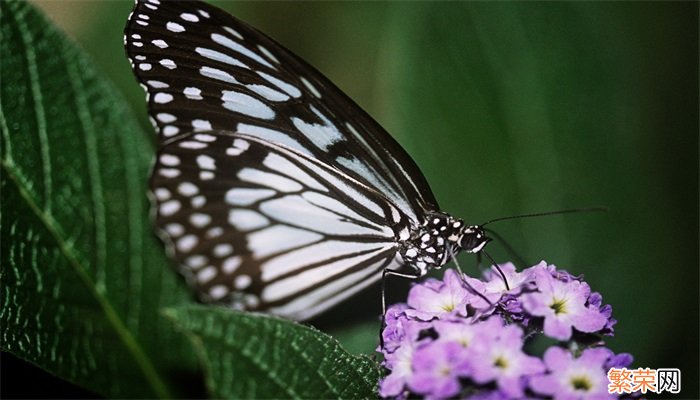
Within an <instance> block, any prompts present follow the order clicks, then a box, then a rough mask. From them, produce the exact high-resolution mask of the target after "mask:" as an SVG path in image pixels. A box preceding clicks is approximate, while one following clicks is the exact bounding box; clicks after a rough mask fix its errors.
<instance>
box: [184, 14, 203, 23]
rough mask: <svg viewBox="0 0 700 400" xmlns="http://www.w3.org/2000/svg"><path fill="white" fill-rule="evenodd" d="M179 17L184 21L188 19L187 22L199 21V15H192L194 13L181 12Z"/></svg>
mask: <svg viewBox="0 0 700 400" xmlns="http://www.w3.org/2000/svg"><path fill="white" fill-rule="evenodd" d="M180 18H182V19H184V20H185V21H189V22H199V17H198V16H196V15H194V14H190V13H182V14H180Z"/></svg>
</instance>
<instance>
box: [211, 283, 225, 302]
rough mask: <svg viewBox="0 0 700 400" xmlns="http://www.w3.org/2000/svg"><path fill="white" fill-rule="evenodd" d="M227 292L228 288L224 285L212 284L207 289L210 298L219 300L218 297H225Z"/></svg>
mask: <svg viewBox="0 0 700 400" xmlns="http://www.w3.org/2000/svg"><path fill="white" fill-rule="evenodd" d="M228 292H229V289H228V288H227V287H226V286H224V285H216V286H212V287H211V288H210V289H209V296H211V298H212V299H213V300H220V299H222V298H224V297H226V295H227V294H228Z"/></svg>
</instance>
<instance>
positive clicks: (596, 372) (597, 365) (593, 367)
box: [530, 347, 615, 400]
mask: <svg viewBox="0 0 700 400" xmlns="http://www.w3.org/2000/svg"><path fill="white" fill-rule="evenodd" d="M611 355H612V351H610V350H608V349H607V348H604V347H601V348H594V349H586V350H584V351H583V353H582V354H581V356H580V357H578V358H573V356H572V355H571V353H570V352H569V351H567V350H565V349H562V348H561V347H550V348H549V349H547V351H546V352H545V353H544V363H545V364H546V365H547V370H548V373H546V374H543V375H539V376H534V377H532V378H531V379H530V388H531V389H532V390H534V391H535V392H536V393H539V394H543V395H548V396H552V397H554V399H556V400H584V399H609V398H615V396H613V395H611V394H609V393H608V378H607V375H606V372H605V369H604V365H605V362H606V360H608V358H610V357H611Z"/></svg>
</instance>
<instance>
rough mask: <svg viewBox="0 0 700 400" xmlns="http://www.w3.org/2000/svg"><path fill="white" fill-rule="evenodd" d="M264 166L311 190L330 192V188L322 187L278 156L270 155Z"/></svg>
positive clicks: (266, 158)
mask: <svg viewBox="0 0 700 400" xmlns="http://www.w3.org/2000/svg"><path fill="white" fill-rule="evenodd" d="M263 165H264V166H266V167H268V168H270V169H272V170H274V171H277V172H279V173H280V174H283V175H286V176H288V177H290V178H293V179H295V180H297V181H299V182H301V183H302V184H304V185H306V186H307V187H309V188H312V189H316V190H320V191H322V192H327V191H328V188H326V187H325V186H323V185H321V184H320V183H319V182H318V181H317V180H316V179H314V178H312V177H311V175H309V174H308V173H306V172H305V171H303V170H302V169H301V168H299V167H298V166H296V165H295V164H294V163H292V162H291V161H289V160H288V159H286V158H284V157H282V156H280V155H278V154H275V153H270V154H268V155H267V156H266V157H265V160H264V161H263Z"/></svg>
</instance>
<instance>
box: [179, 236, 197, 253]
mask: <svg viewBox="0 0 700 400" xmlns="http://www.w3.org/2000/svg"><path fill="white" fill-rule="evenodd" d="M198 242H199V241H198V240H197V236H195V235H185V236H183V237H181V238H180V239H178V240H177V244H176V245H175V247H177V249H178V250H180V251H181V252H183V253H187V252H189V251H191V250H192V249H193V248H194V246H196V245H197V243H198Z"/></svg>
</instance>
